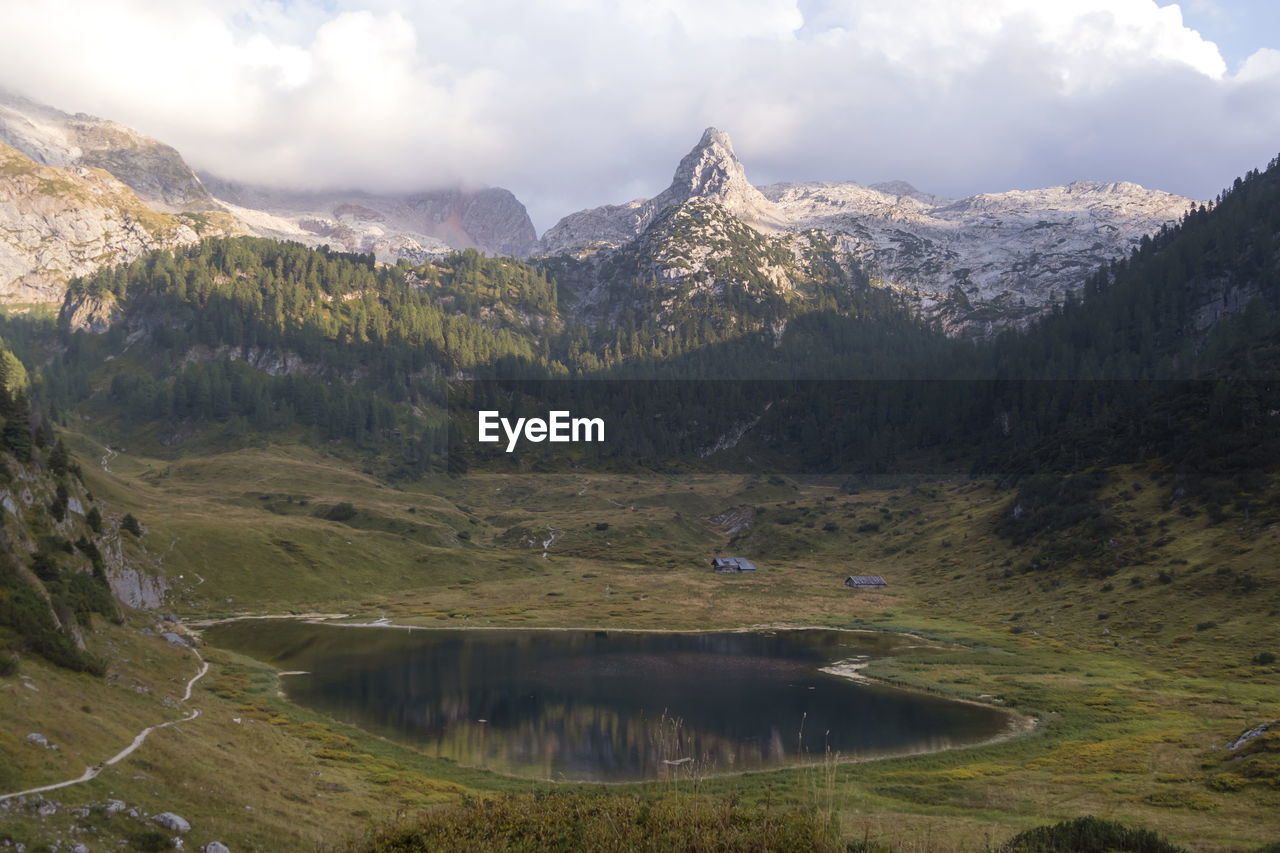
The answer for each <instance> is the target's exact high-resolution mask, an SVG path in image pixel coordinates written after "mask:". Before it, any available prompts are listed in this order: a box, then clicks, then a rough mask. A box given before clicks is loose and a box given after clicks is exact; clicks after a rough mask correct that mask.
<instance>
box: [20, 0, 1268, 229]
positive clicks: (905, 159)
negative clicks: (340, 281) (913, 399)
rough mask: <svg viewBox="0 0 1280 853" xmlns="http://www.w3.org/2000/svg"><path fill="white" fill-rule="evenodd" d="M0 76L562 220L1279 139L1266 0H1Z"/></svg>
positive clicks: (1202, 151) (1210, 158)
mask: <svg viewBox="0 0 1280 853" xmlns="http://www.w3.org/2000/svg"><path fill="white" fill-rule="evenodd" d="M0 20H3V21H4V27H3V28H0V88H4V89H8V90H10V91H13V92H17V93H19V94H23V95H26V96H27V97H30V98H33V99H35V100H38V101H41V102H44V103H47V104H50V105H52V106H55V107H58V108H60V109H63V110H66V111H68V112H87V113H92V114H94V115H98V116H101V117H104V118H111V119H115V120H117V121H120V122H123V123H124V124H127V125H130V126H133V127H135V128H137V129H139V130H141V131H143V132H145V133H148V134H150V135H152V136H155V137H156V138H158V139H161V140H162V141H164V142H167V143H169V144H171V145H173V146H175V147H176V148H178V150H179V151H181V152H182V153H183V155H184V156H185V157H186V159H187V160H188V162H190V163H191V164H192V165H193V166H195V167H196V168H198V169H204V170H208V171H210V172H214V173H216V174H219V175H221V176H224V177H230V178H234V179H238V180H243V181H249V182H256V183H265V184H273V185H280V186H291V187H295V188H338V187H344V188H363V189H368V190H371V191H376V192H408V191H412V190H418V189H427V188H436V187H443V186H468V187H478V186H501V187H506V188H507V189H509V190H511V191H512V192H514V193H515V194H516V196H517V197H518V198H519V199H520V200H521V201H523V202H524V203H525V205H526V206H527V207H528V209H529V212H530V215H531V216H532V218H533V220H534V224H535V225H536V227H537V229H538V231H539V233H541V232H542V231H543V230H545V229H546V228H548V227H550V226H551V225H553V224H554V223H555V222H556V220H557V219H559V218H560V217H561V216H563V215H565V214H567V213H570V212H572V211H575V210H580V209H582V208H586V207H594V206H597V205H600V204H606V203H618V202H622V201H627V200H629V199H632V198H639V197H647V196H652V195H655V194H657V193H658V192H660V191H661V190H662V189H663V188H664V187H665V186H666V185H667V184H668V183H669V182H670V180H671V175H672V172H673V171H674V169H675V166H676V164H677V163H678V161H679V159H680V158H681V157H682V156H683V155H684V154H685V153H687V152H688V151H689V149H690V148H691V147H692V146H693V145H694V143H696V142H697V141H698V138H699V137H700V136H701V134H702V130H703V129H704V128H705V127H707V126H712V125H714V126H716V127H719V128H720V129H721V130H724V131H726V132H728V133H729V135H730V136H731V137H732V139H733V142H734V147H735V149H736V151H737V153H738V156H739V157H740V158H741V159H742V161H743V163H744V164H745V167H746V171H747V176H748V178H749V179H750V180H751V181H752V182H753V183H756V184H757V185H759V184H765V183H771V182H774V181H784V180H786V181H807V180H833V181H836V180H841V181H843V180H853V181H858V182H861V183H875V182H878V181H886V180H895V179H901V180H906V181H909V182H911V183H912V184H914V185H915V186H917V187H918V188H920V189H922V190H924V191H927V192H931V193H934V194H937V195H942V196H951V197H962V196H966V195H970V194H973V193H977V192H1000V191H1003V190H1009V189H1028V188H1033V187H1041V186H1052V185H1055V184H1061V183H1066V182H1069V181H1072V180H1105V181H1113V180H1127V181H1133V182H1136V183H1139V184H1142V185H1143V186H1147V187H1151V188H1156V189H1163V190H1168V191H1170V192H1175V193H1179V194H1182V195H1188V196H1191V197H1194V198H1200V199H1207V198H1212V197H1213V196H1215V195H1216V194H1217V193H1218V191H1219V190H1221V189H1222V188H1223V187H1225V186H1227V185H1229V184H1230V183H1231V181H1232V180H1233V179H1234V178H1235V177H1236V176H1237V175H1240V174H1242V173H1243V172H1245V171H1246V170H1248V169H1251V168H1255V167H1256V168H1265V167H1266V165H1267V163H1268V161H1270V160H1271V158H1273V157H1274V156H1276V154H1277V153H1280V4H1276V3H1274V2H1269V0H1186V2H1184V3H1182V4H1171V3H1168V2H1156V0H1060V2H1058V1H1055V2H1049V0H893V2H886V0H733V2H730V0H648V2H646V3H635V2H598V1H597V2H593V0H495V2H486V0H429V2H422V0H418V2H411V0H207V2H194V0H168V2H164V3H159V2H154V0H0Z"/></svg>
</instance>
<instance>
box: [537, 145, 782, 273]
mask: <svg viewBox="0 0 1280 853" xmlns="http://www.w3.org/2000/svg"><path fill="white" fill-rule="evenodd" d="M694 200H699V201H708V202H712V203H714V204H718V205H720V206H721V207H723V208H725V209H726V210H728V211H729V212H730V213H732V214H733V215H734V216H735V217H737V218H738V219H740V220H742V221H743V222H745V223H747V224H748V225H751V226H752V227H754V228H756V229H757V230H760V231H768V232H773V231H777V230H780V229H781V228H782V227H783V226H784V221H783V219H782V217H781V215H780V214H779V213H778V210H777V208H776V207H775V206H774V204H773V202H771V201H769V200H768V199H767V198H765V197H764V195H762V194H761V193H760V191H759V190H757V189H756V188H755V187H754V186H752V185H751V182H750V181H748V180H747V174H746V170H745V169H743V167H742V161H741V160H739V159H738V155H737V154H735V153H734V151H733V142H732V141H731V140H730V139H729V134H727V133H725V132H724V131H723V130H719V129H718V128H715V127H708V128H707V129H706V130H704V131H703V132H702V138H701V139H699V140H698V144H697V145H695V146H693V149H692V150H690V151H689V153H688V154H686V155H685V156H684V157H683V158H682V159H681V160H680V165H678V166H677V167H676V172H675V175H674V176H673V177H672V178H671V184H670V185H669V186H668V187H667V188H666V189H665V190H663V191H662V192H661V193H659V194H658V195H656V196H654V197H653V198H650V199H637V200H635V201H630V202H627V203H626V204H608V205H605V206H604V207H597V208H595V209H593V210H580V211H578V212H577V213H571V214H569V215H568V216H566V217H565V218H563V219H561V220H560V221H559V222H557V223H556V224H555V226H554V227H552V228H550V229H549V230H548V231H547V233H546V234H544V235H543V236H542V247H541V251H542V253H544V254H555V253H556V252H563V251H571V250H575V249H581V248H584V247H590V246H600V245H605V246H619V245H622V244H623V243H626V242H629V241H631V240H634V239H635V238H636V237H638V236H639V235H640V234H641V233H642V232H643V231H644V230H645V229H646V228H647V227H648V226H649V223H651V222H652V221H653V219H654V217H656V216H657V215H658V214H659V213H661V212H662V211H664V210H666V209H668V208H670V207H674V206H676V205H681V204H684V203H686V202H689V201H694Z"/></svg>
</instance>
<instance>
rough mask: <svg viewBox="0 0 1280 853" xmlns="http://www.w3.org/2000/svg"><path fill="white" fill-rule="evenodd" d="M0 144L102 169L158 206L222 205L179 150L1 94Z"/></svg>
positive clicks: (42, 160)
mask: <svg viewBox="0 0 1280 853" xmlns="http://www.w3.org/2000/svg"><path fill="white" fill-rule="evenodd" d="M0 142H3V143H5V144H6V145H9V146H11V147H13V148H16V149H17V150H19V151H21V152H22V153H23V154H26V155H27V156H28V157H30V158H31V159H32V160H33V161H35V162H36V163H39V164H40V165H43V166H63V167H65V166H89V167H92V168H98V169H103V170H105V171H107V172H109V173H110V174H111V175H112V176H114V177H115V178H116V180H118V181H120V182H121V183H123V184H124V185H125V186H127V187H129V188H130V189H132V190H133V191H134V192H135V193H136V194H137V196H138V198H140V199H141V200H142V201H143V202H144V203H145V204H147V205H148V206H150V207H151V208H153V209H155V210H160V211H164V212H170V213H176V212H180V211H211V210H217V209H218V205H217V204H216V203H215V202H214V200H213V199H212V198H211V197H210V195H209V193H208V191H206V190H205V188H204V187H203V186H202V185H201V184H200V180H199V178H197V177H196V175H195V173H194V172H193V171H191V167H190V166H188V165H187V164H186V162H185V161H184V160H183V159H182V155H181V154H179V153H178V152H177V151H176V150H174V149H173V148H172V147H170V146H168V145H165V144H164V143H163V142H159V141H158V140H155V139H152V138H151V137H150V136H147V135H146V134H144V133H139V132H138V131H136V130H134V129H133V128H130V127H126V126H124V125H122V124H119V123H117V122H114V121H107V120H104V119H100V118H96V117H94V116H90V115H85V114H84V113H79V114H77V115H68V114H67V113H64V112H62V111H61V110H56V109H54V108H53V107H47V106H44V105H43V104H37V103H35V102H34V101H29V100H27V99H26V98H20V97H17V96H14V95H9V94H6V93H3V92H0Z"/></svg>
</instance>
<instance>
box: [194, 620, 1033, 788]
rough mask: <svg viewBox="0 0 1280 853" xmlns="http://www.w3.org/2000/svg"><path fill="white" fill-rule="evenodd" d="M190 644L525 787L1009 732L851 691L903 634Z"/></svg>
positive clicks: (995, 718) (294, 634) (320, 707)
mask: <svg viewBox="0 0 1280 853" xmlns="http://www.w3.org/2000/svg"><path fill="white" fill-rule="evenodd" d="M204 637H205V639H206V640H207V641H208V642H209V643H210V644H212V645H214V646H217V647H220V648H224V649H228V650H231V651H234V652H238V653H241V654H244V655H247V656H249V657H252V658H254V659H256V660H259V661H262V662H265V663H268V664H270V665H272V666H275V667H277V668H279V669H280V670H282V671H285V672H286V673H288V674H286V675H284V676H283V677H282V680H281V683H282V685H283V686H284V690H285V693H286V695H287V696H288V698H289V700H290V701H292V702H294V703H297V704H298V705H301V706H303V707H306V708H309V709H312V710H315V711H318V712H321V713H324V714H326V715H328V716H331V717H333V718H334V719H337V720H340V721H342V722H345V723H349V724H352V725H354V726H357V727H359V728H362V729H364V730H366V731H369V732H373V733H375V734H378V735H383V736H386V737H388V738H390V739H393V740H396V741H398V742H400V743H403V744H406V745H409V746H411V747H413V748H416V749H419V750H421V751H422V752H424V753H425V754H427V755H430V756H434V757H438V758H446V759H450V760H453V761H456V762H457V763H458V764H461V765H465V766H471V767H478V768H485V769H488V770H493V771H495V772H498V773H503V774H508V775H513V776H523V777H532V778H539V779H553V780H563V781H608V782H615V781H619V782H620V781H631V780H642V779H662V778H674V777H676V776H677V775H684V774H699V775H717V774H723V773H735V772H745V771H754V770H765V769H771V768H778V767H787V766H795V765H799V764H804V763H808V762H815V761H822V760H825V759H827V758H828V757H832V758H835V759H836V760H840V761H847V760H862V759H868V758H877V757H885V756H891V755H902V754H908V753H917V752H927V751H935V750H941V749H948V748H953V747H959V746H966V745H972V744H975V743H980V742H983V741H987V740H990V739H993V738H997V737H1000V736H1002V735H1004V734H1007V733H1009V732H1011V731H1013V730H1015V729H1016V728H1017V727H1018V722H1019V719H1020V718H1018V717H1016V716H1014V715H1012V714H1011V713H1009V712H1007V711H1004V710H1001V709H999V708H995V707H990V706H986V705H980V704H974V703H968V702H961V701H956V700H951V699H946V698H942V697H938V696H933V695H929V694H924V693H919V692H914V691H908V690H902V689H898V688H894V687H890V686H887V685H883V684H878V683H875V682H870V681H865V680H857V676H856V669H857V668H858V667H859V666H860V665H861V664H863V663H865V662H866V661H867V660H870V659H873V658H877V657H885V656H891V655H893V654H894V653H895V650H898V649H903V648H905V647H907V646H910V645H912V644H917V643H920V642H922V641H921V640H919V639H918V638H915V637H910V636H907V635H901V634H884V633H872V632H847V631H829V630H778V631H767V632H726V633H705V634H695V633H649V632H632V631H589V630H533V629H529V630H525V629H520V630H502V629H473V630H450V629H433V628H400V627H395V626H376V627H375V626H352V625H340V624H317V623H311V622H304V621H297V620H285V619H279V620H276V619H270V620H242V621H237V622H227V623H222V624H218V625H214V626H212V627H209V628H207V629H206V630H205V631H204ZM833 665H835V666H833ZM824 669H835V670H838V671H843V672H844V673H845V675H840V674H836V673H835V672H827V671H824ZM850 673H852V674H853V675H854V677H852V678H851V677H848V675H849V674H850Z"/></svg>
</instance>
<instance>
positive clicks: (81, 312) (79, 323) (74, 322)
mask: <svg viewBox="0 0 1280 853" xmlns="http://www.w3.org/2000/svg"><path fill="white" fill-rule="evenodd" d="M62 315H63V317H64V318H65V319H66V321H67V323H68V325H69V326H70V327H71V329H72V330H73V331H85V332H90V333H92V334H95V335H100V334H102V333H104V332H106V331H107V330H108V329H110V328H111V326H112V325H113V324H114V323H115V322H116V321H117V320H119V319H120V318H121V317H122V316H123V315H122V314H121V312H120V306H119V305H118V304H117V303H116V300H115V297H114V296H112V295H110V294H108V295H105V296H90V295H86V296H84V297H82V298H79V299H74V300H68V301H67V302H66V303H65V304H64V307H63V312H62ZM81 514H82V515H83V513H81Z"/></svg>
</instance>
